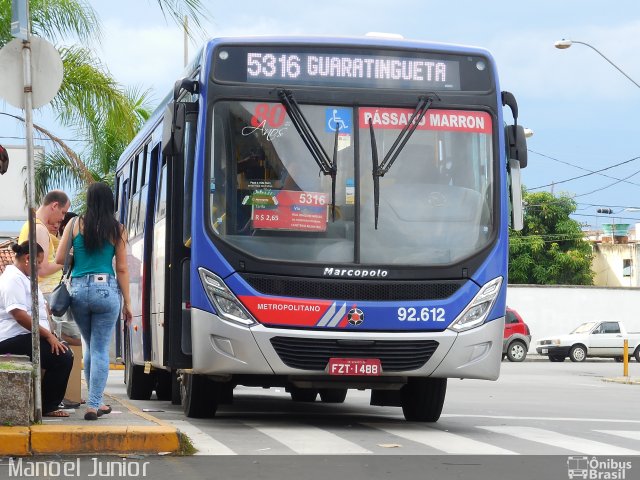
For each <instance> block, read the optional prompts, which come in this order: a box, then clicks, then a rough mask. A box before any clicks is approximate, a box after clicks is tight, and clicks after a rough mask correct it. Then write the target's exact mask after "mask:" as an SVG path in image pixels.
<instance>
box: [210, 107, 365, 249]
mask: <svg viewBox="0 0 640 480" xmlns="http://www.w3.org/2000/svg"><path fill="white" fill-rule="evenodd" d="M302 110H303V111H304V116H305V117H306V118H307V119H308V120H309V122H310V123H311V125H312V127H313V129H314V131H315V133H316V134H317V135H318V137H319V139H320V142H321V143H322V147H323V148H324V149H325V151H328V152H333V150H334V146H336V135H335V131H332V130H330V129H329V126H327V115H328V112H329V113H331V111H333V110H336V108H335V107H332V106H330V105H327V106H318V105H303V106H302ZM340 112H341V115H342V116H343V117H344V120H343V121H344V122H345V123H352V119H353V111H352V110H351V109H349V108H343V109H341V111H340ZM258 117H260V118H263V117H265V118H263V120H262V121H258V120H260V118H258ZM214 118H215V121H214V125H213V134H214V135H213V139H212V145H213V149H212V152H213V158H212V159H211V169H210V171H211V172H212V178H211V188H210V205H211V212H210V222H211V226H212V227H213V230H214V231H215V232H216V233H218V234H219V235H221V236H224V239H225V240H226V241H228V242H230V243H231V244H233V245H235V246H236V247H237V248H240V249H242V250H245V251H247V252H249V253H250V254H253V255H256V256H258V257H262V258H270V259H277V260H283V259H286V260H303V261H332V262H338V261H344V262H350V261H353V260H354V241H353V238H354V231H355V229H354V212H353V210H354V202H355V200H354V197H353V194H352V193H351V190H349V189H350V188H351V189H352V186H353V184H352V183H351V184H350V183H349V182H353V178H354V150H353V148H352V143H351V135H350V134H349V133H346V132H349V131H351V132H352V131H353V130H352V128H353V125H350V128H349V129H345V134H344V136H342V137H340V138H339V143H338V145H337V147H338V148H337V150H338V158H337V165H338V172H337V175H336V180H335V182H336V189H335V191H336V195H335V204H336V215H335V220H334V219H333V216H332V214H331V212H330V205H331V202H332V179H331V177H330V176H328V175H323V174H321V173H320V172H319V167H318V164H317V163H316V161H315V160H314V158H313V157H312V156H311V154H310V153H309V150H308V148H307V146H306V145H305V143H304V141H303V140H302V139H301V138H300V136H299V135H298V133H297V132H296V131H295V129H294V128H293V127H292V126H291V123H290V122H289V120H288V116H287V113H286V111H285V110H284V107H283V106H282V104H280V103H277V102H276V103H263V102H218V103H217V104H216V106H215V109H214ZM225 132H228V133H227V134H225ZM225 146H226V148H225ZM349 185H351V186H349ZM223 187H224V188H225V190H226V194H221V193H220V189H221V188H223ZM347 192H350V193H349V195H347ZM225 202H226V203H225ZM222 219H224V227H225V229H224V230H222V229H221V228H220V226H221V224H222Z"/></svg>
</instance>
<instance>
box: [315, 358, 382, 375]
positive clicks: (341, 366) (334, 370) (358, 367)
mask: <svg viewBox="0 0 640 480" xmlns="http://www.w3.org/2000/svg"><path fill="white" fill-rule="evenodd" d="M327 372H328V373H329V375H365V376H377V375H382V365H381V364H380V359H379V358H330V359H329V363H328V364H327Z"/></svg>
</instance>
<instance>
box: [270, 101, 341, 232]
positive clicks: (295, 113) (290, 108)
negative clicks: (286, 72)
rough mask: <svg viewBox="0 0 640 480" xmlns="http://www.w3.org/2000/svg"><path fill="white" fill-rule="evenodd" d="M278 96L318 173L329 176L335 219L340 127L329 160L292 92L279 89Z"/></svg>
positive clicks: (337, 128)
mask: <svg viewBox="0 0 640 480" xmlns="http://www.w3.org/2000/svg"><path fill="white" fill-rule="evenodd" d="M278 96H279V97H280V102H281V103H282V105H283V106H284V108H285V110H286V111H287V114H288V115H289V118H290V119H291V122H292V123H293V126H294V127H295V128H296V130H297V131H298V134H299V135H300V138H301V139H302V141H303V142H304V144H305V145H306V147H307V149H308V150H309V153H311V156H312V157H313V159H314V160H315V161H316V163H317V164H318V167H319V168H320V171H321V172H322V173H323V174H324V175H330V176H331V219H332V221H335V219H336V174H337V172H338V131H339V130H340V126H339V125H336V137H335V142H334V145H333V159H329V155H327V152H326V151H325V149H324V147H323V146H322V143H321V142H320V140H318V137H317V136H316V134H315V133H314V131H313V129H312V128H311V125H309V122H308V121H307V119H306V118H305V116H304V114H303V113H302V110H301V109H300V106H299V105H298V102H296V99H295V98H294V97H293V92H291V91H290V90H285V89H284V88H281V89H279V90H278Z"/></svg>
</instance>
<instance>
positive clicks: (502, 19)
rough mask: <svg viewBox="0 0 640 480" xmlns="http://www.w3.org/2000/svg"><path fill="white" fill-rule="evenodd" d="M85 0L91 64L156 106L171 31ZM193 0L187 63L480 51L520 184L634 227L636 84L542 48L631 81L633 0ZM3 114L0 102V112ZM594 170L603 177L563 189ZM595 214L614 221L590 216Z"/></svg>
mask: <svg viewBox="0 0 640 480" xmlns="http://www.w3.org/2000/svg"><path fill="white" fill-rule="evenodd" d="M88 3H89V4H90V5H92V6H93V7H94V8H95V9H96V11H97V13H98V15H99V18H100V19H101V21H102V27H103V37H102V42H101V44H100V45H93V47H94V48H95V49H96V51H97V53H98V56H99V58H100V59H101V60H102V62H103V64H104V65H105V66H106V67H107V68H108V70H109V71H110V72H111V74H112V75H113V76H114V77H115V79H116V80H117V81H118V82H120V83H121V84H123V85H126V86H130V87H138V88H140V89H143V90H146V89H150V90H151V95H152V98H153V99H154V101H155V103H157V102H159V101H160V100H161V99H162V98H163V97H164V95H165V94H166V93H167V92H168V91H169V89H170V88H171V87H172V85H173V83H174V81H175V80H176V79H178V78H179V77H180V76H181V73H182V68H183V61H184V60H183V57H184V54H183V49H184V46H183V33H182V31H181V29H180V28H178V27H177V26H175V25H174V23H173V21H172V20H171V19H165V18H164V17H163V15H162V13H161V11H160V9H159V7H158V3H157V2H156V1H155V0H108V1H107V0H91V1H89V2H88ZM204 3H205V4H207V5H208V8H209V10H210V12H211V17H212V19H211V21H208V22H206V23H205V30H206V35H205V36H200V37H197V38H196V40H195V41H192V42H190V44H189V54H190V55H193V54H194V53H195V51H196V49H197V48H198V47H199V46H200V45H201V44H202V42H203V41H204V39H205V38H206V37H217V36H225V35H243V34H251V35H253V34H313V35H315V34H318V35H347V36H354V35H356V36H359V35H363V34H365V33H367V32H371V31H375V32H390V33H397V34H401V35H403V36H404V37H405V38H407V39H416V40H426V41H437V42H447V43H456V44H463V45H474V46H479V47H484V48H486V49H488V50H489V51H491V52H492V54H493V56H494V58H495V60H496V63H497V67H498V73H499V75H500V88H501V89H502V90H508V91H510V92H512V93H514V94H515V96H516V98H517V100H518V104H519V113H520V117H519V123H521V124H523V125H524V126H526V127H528V128H530V129H532V130H533V131H534V135H533V137H531V138H530V139H529V142H528V147H529V150H530V151H529V164H528V167H527V168H526V169H525V170H523V172H522V177H523V182H524V184H525V186H526V187H527V188H528V189H530V190H532V191H540V190H547V191H553V192H554V193H555V194H558V193H561V192H565V193H567V194H569V195H571V196H575V201H576V202H577V203H578V210H577V211H576V215H574V218H575V219H576V220H578V221H580V222H583V223H585V224H586V225H589V226H591V227H592V228H597V227H599V226H600V225H602V223H610V222H612V221H613V222H614V223H631V224H634V223H636V222H640V211H634V209H638V210H640V115H638V114H637V112H638V110H639V107H640V88H639V87H638V86H636V85H634V83H632V82H631V81H630V80H629V79H628V78H626V77H625V76H624V75H623V74H622V73H620V72H619V71H618V70H616V69H615V68H614V67H613V66H612V65H611V64H610V63H608V62H607V61H606V60H605V58H603V57H602V56H600V55H599V54H598V53H597V52H596V51H594V50H592V49H591V48H589V47H588V46H585V45H582V44H574V45H573V46H572V47H571V48H569V49H566V50H558V49H556V48H554V42H555V41H556V40H560V39H562V38H566V39H572V40H577V41H581V42H585V43H588V44H590V45H592V46H593V47H595V48H596V49H597V50H598V51H600V52H601V53H602V54H603V55H604V56H605V57H607V58H608V59H609V60H610V61H611V62H613V63H614V64H615V65H617V66H618V67H619V68H620V69H621V70H623V71H624V72H625V73H626V74H627V75H628V76H629V77H631V78H632V79H633V80H635V81H636V82H637V83H640V55H638V53H637V52H639V51H640V2H638V1H637V0H620V1H613V2H606V4H605V2H603V1H595V0H538V1H533V2H517V1H515V2H514V1H504V0H492V1H477V0H475V1H471V0H448V1H442V0H440V1H432V0H396V1H393V2H391V1H389V0H367V1H365V0H342V1H341V2H294V1H292V0H262V1H259V0H240V1H234V2H213V1H207V0H204ZM9 110H10V108H8V107H7V106H6V105H5V104H3V103H2V102H0V111H9ZM505 118H510V117H509V115H507V116H506V117H505ZM38 121H42V122H43V123H45V122H48V123H47V125H48V126H49V127H51V129H52V130H53V131H54V132H55V133H58V134H60V135H61V136H63V137H64V136H65V132H64V131H63V130H60V129H57V128H56V127H55V125H52V124H51V118H50V114H49V113H48V112H47V111H46V108H43V109H41V111H40V112H37V113H36V122H38ZM20 135H24V128H23V127H22V126H19V125H17V126H12V125H7V124H6V122H3V123H0V143H1V142H5V143H14V144H15V143H19V142H20V140H18V139H14V140H8V139H6V138H2V137H3V136H8V137H11V136H16V137H20ZM636 157H637V158H636ZM623 162H625V163H624V164H623V165H620V166H618V167H612V166H614V165H617V164H621V163H623ZM609 167H611V168H609ZM602 169H607V170H604V171H602V172H601V174H590V175H587V176H584V177H583V178H580V179H577V180H573V181H565V180H567V179H571V178H574V177H577V176H582V175H585V174H589V173H590V172H593V171H597V170H602ZM603 175H606V176H603ZM548 185H552V186H548ZM537 187H543V188H537ZM603 207H604V208H611V209H612V210H613V212H614V214H613V215H609V216H607V215H602V214H597V212H596V210H597V209H598V208H603Z"/></svg>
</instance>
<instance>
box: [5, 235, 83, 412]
mask: <svg viewBox="0 0 640 480" xmlns="http://www.w3.org/2000/svg"><path fill="white" fill-rule="evenodd" d="M37 249H38V253H37V255H36V256H35V257H32V256H31V255H30V254H29V242H28V241H27V242H23V243H21V244H17V245H13V246H12V250H13V251H14V253H15V258H14V261H13V265H7V268H6V270H5V271H4V273H3V274H2V275H0V354H3V353H10V354H14V355H27V356H29V358H31V353H32V351H31V335H32V334H31V325H32V318H33V317H32V301H31V281H30V279H29V275H30V273H31V266H30V265H29V262H30V261H37V262H38V264H40V263H41V262H42V261H43V259H44V252H43V250H42V247H40V245H37ZM31 259H32V260H31ZM38 304H39V309H38V315H39V324H40V325H39V327H40V328H39V332H40V364H41V367H42V369H44V370H45V373H44V376H43V378H42V385H41V388H42V412H43V416H45V417H68V416H69V414H68V413H67V412H65V411H63V410H60V409H59V405H60V402H62V398H63V397H64V392H65V390H66V388H67V381H68V380H69V374H70V373H71V367H72V365H73V353H72V352H71V350H70V349H69V347H68V345H66V344H65V343H62V342H60V341H59V340H58V339H57V338H56V336H55V335H54V334H53V333H51V330H50V328H49V322H48V320H47V312H46V310H45V302H44V297H43V296H42V292H40V289H38Z"/></svg>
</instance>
